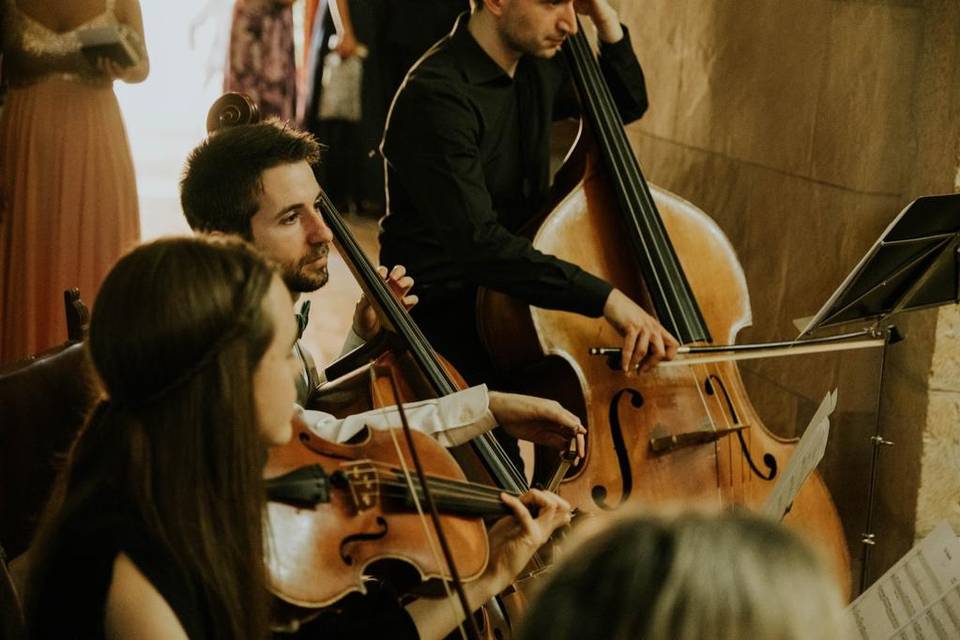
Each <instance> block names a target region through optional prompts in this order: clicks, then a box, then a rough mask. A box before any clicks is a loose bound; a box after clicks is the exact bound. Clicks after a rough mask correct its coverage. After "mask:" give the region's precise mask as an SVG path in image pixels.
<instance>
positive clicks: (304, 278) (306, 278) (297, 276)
mask: <svg viewBox="0 0 960 640" xmlns="http://www.w3.org/2000/svg"><path fill="white" fill-rule="evenodd" d="M329 253H330V245H326V244H325V245H323V246H322V248H321V249H320V250H318V251H315V252H313V253H311V254H310V255H308V256H306V257H304V258H303V259H302V260H300V262H298V263H297V264H295V265H284V266H283V281H284V283H286V285H287V288H288V289H290V291H291V292H292V293H310V292H311V291H316V290H317V289H319V288H320V287H322V286H323V285H325V284H327V280H329V279H330V272H329V270H328V269H327V266H326V265H324V267H323V268H322V269H321V270H320V271H307V268H308V267H312V265H311V263H312V262H315V261H316V260H318V259H319V258H322V257H324V256H328V255H329Z"/></svg>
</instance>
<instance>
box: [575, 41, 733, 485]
mask: <svg viewBox="0 0 960 640" xmlns="http://www.w3.org/2000/svg"><path fill="white" fill-rule="evenodd" d="M571 52H572V53H573V55H572V56H571V57H572V59H573V60H574V62H575V63H576V66H577V70H578V71H580V73H581V77H582V78H583V81H584V83H588V82H589V83H590V85H592V86H591V87H588V89H592V90H586V91H583V92H582V93H584V94H587V95H586V96H584V98H585V99H586V100H589V101H590V102H591V104H592V106H593V108H594V110H595V111H594V113H595V116H594V120H595V122H594V126H595V127H596V128H597V129H598V135H600V136H602V137H603V138H604V141H605V142H606V143H607V144H606V148H607V149H611V151H612V152H613V153H614V154H615V155H616V158H614V159H613V160H614V161H612V162H609V164H610V165H612V166H611V167H610V169H611V171H612V172H614V173H615V174H616V175H617V176H618V181H619V183H620V184H619V186H620V187H621V188H622V189H623V192H624V193H623V195H624V198H625V200H626V201H627V203H628V209H629V211H628V212H626V213H628V214H629V215H630V218H631V220H632V222H633V228H634V232H635V233H637V234H638V236H639V239H640V241H641V242H640V245H641V246H642V247H643V248H644V251H645V253H646V256H647V260H653V257H652V256H651V255H650V250H649V249H648V248H647V247H648V245H647V241H646V240H647V239H646V237H645V235H644V233H643V232H642V231H641V230H640V227H641V226H644V227H645V228H646V232H647V234H649V236H650V241H651V242H653V245H654V248H655V251H656V254H657V255H656V258H657V259H658V260H659V262H658V263H656V264H660V265H663V266H664V267H665V268H666V269H667V270H668V271H671V270H672V271H674V274H673V277H671V274H670V273H669V272H668V273H663V274H661V273H660V271H659V270H658V269H657V268H656V264H653V263H651V269H650V270H651V272H652V274H653V276H654V278H655V279H656V286H657V288H658V290H659V293H660V295H661V296H664V299H663V301H662V305H661V306H662V307H663V309H664V310H665V311H666V312H667V313H668V314H669V317H670V320H671V321H672V323H673V325H674V326H673V329H674V333H675V335H677V336H678V337H679V338H680V339H681V340H682V339H683V336H684V335H692V334H693V332H692V331H691V330H690V329H688V328H684V329H683V330H682V331H681V330H680V329H681V327H680V326H679V324H678V323H677V320H678V319H677V317H676V316H675V315H674V313H675V311H677V309H676V308H675V306H674V305H673V304H671V301H676V300H677V299H678V298H679V297H680V296H681V295H684V296H685V295H686V294H687V290H686V287H683V286H682V285H683V284H685V280H684V279H682V278H681V277H680V276H679V275H677V274H678V273H679V265H678V261H677V259H676V255H675V253H674V252H673V251H672V249H671V248H670V247H669V246H667V243H669V239H668V238H667V235H666V230H665V228H664V227H663V224H662V221H661V219H660V217H659V215H658V214H657V209H656V205H655V204H654V202H653V196H652V194H651V193H650V190H649V187H648V186H647V184H646V181H645V180H644V179H643V176H642V173H641V171H640V168H639V165H638V163H637V160H636V157H635V156H634V154H633V151H632V149H631V148H630V145H629V142H628V140H627V137H626V134H625V131H624V127H623V122H622V120H621V119H620V114H619V111H618V110H617V109H616V105H615V103H614V102H613V96H612V95H611V94H610V91H609V89H608V87H607V85H606V83H605V82H603V79H602V78H601V77H600V75H599V73H600V69H599V65H597V64H596V61H595V60H594V59H593V54H592V51H591V50H590V46H589V43H588V42H587V40H586V37H585V36H584V35H583V32H582V31H581V33H580V34H578V36H577V37H575V38H573V42H572V43H571ZM587 56H589V59H588V58H587ZM597 101H599V103H600V104H597ZM638 212H639V213H640V214H641V215H640V216H639V219H638V216H637V213H638ZM681 283H682V284H681ZM678 287H679V290H678ZM688 307H689V305H682V306H681V309H680V311H681V312H682V315H683V320H684V322H685V325H686V326H687V327H689V325H690V324H691V323H690V320H691V318H690V317H689V315H688V310H689V309H688ZM699 369H701V371H700V372H699V373H705V374H706V375H707V376H708V377H709V374H710V370H709V368H706V371H703V370H702V369H704V368H703V367H700V368H699ZM686 370H687V372H688V375H689V376H690V377H691V379H692V383H693V385H694V387H695V388H696V389H697V395H698V397H699V399H700V403H701V405H702V406H703V409H704V411H705V413H706V415H707V418H708V420H709V424H710V426H711V428H712V429H713V430H714V431H716V430H717V425H716V423H715V421H714V418H713V414H712V413H711V411H710V408H709V405H710V401H709V400H708V399H707V397H706V396H705V393H704V389H702V388H701V386H700V384H699V378H700V375H698V371H697V370H695V369H694V368H693V367H688V368H686ZM708 377H707V378H705V379H708ZM713 400H714V403H713V404H714V405H715V406H716V408H717V409H718V410H719V411H720V412H721V415H723V416H724V419H725V421H728V419H727V415H726V412H725V411H723V405H722V403H721V402H720V398H719V394H718V393H715V394H714V398H713ZM726 445H727V447H728V448H729V447H730V446H731V442H730V439H729V438H728V439H727V443H726ZM714 446H715V447H719V446H723V445H721V444H720V443H717V444H716V445H714ZM730 454H731V456H732V452H730ZM730 459H732V457H731V458H730ZM731 470H732V469H731ZM720 473H721V469H720V467H719V465H718V466H717V467H716V474H717V476H716V483H717V490H718V491H719V489H720V486H721V484H722V483H721V477H720Z"/></svg>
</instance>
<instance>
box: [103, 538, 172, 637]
mask: <svg viewBox="0 0 960 640" xmlns="http://www.w3.org/2000/svg"><path fill="white" fill-rule="evenodd" d="M104 628H105V631H106V634H105V635H106V637H107V638H108V639H110V640H120V639H124V638H142V639H143V640H152V639H153V638H157V639H158V640H159V639H160V638H169V639H171V640H178V639H179V638H182V639H183V640H187V633H186V631H184V629H183V625H181V624H180V620H178V619H177V615H176V614H175V613H174V612H173V609H172V608H171V607H170V605H169V604H168V603H167V601H166V600H165V599H164V598H163V596H162V595H160V592H159V591H157V589H156V587H154V586H153V584H151V583H150V581H149V580H148V579H147V578H146V576H144V575H143V574H142V573H140V570H139V569H138V568H137V566H136V565H135V564H134V563H133V561H132V560H130V558H128V557H127V556H126V554H123V553H121V554H120V555H118V556H117V558H116V560H114V563H113V578H112V579H111V581H110V587H109V589H108V591H107V606H106V618H105V620H104Z"/></svg>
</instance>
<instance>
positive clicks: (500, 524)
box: [406, 489, 570, 640]
mask: <svg viewBox="0 0 960 640" xmlns="http://www.w3.org/2000/svg"><path fill="white" fill-rule="evenodd" d="M500 497H501V499H502V500H503V501H504V502H505V503H506V504H507V506H509V507H510V510H511V511H512V512H513V515H512V516H508V517H506V518H502V519H500V520H498V521H497V522H496V523H495V524H494V525H493V526H492V527H491V528H490V531H489V536H490V562H489V563H488V564H487V569H486V571H484V573H483V575H482V576H481V577H480V578H478V579H477V580H474V581H472V582H467V583H465V584H464V585H463V588H464V591H465V595H466V596H467V602H468V603H469V605H470V608H471V610H473V611H476V610H477V609H479V608H480V607H481V606H482V605H483V604H484V603H485V602H487V601H488V600H490V599H491V598H493V597H494V596H496V595H497V594H498V593H500V592H501V591H503V590H504V589H506V588H507V587H508V586H509V585H510V583H512V582H513V581H514V580H516V578H517V576H518V575H519V574H520V572H521V571H523V568H524V567H525V566H526V565H527V563H529V562H530V559H531V558H532V557H533V554H534V553H535V552H536V551H537V549H539V548H540V547H541V546H542V545H543V544H544V543H546V542H547V541H548V540H549V539H550V536H551V535H553V532H554V531H556V530H557V529H559V528H560V527H562V526H565V525H567V524H569V523H570V505H569V503H567V501H566V500H564V499H563V498H561V497H560V496H558V495H555V494H552V493H547V492H544V491H537V490H535V489H534V490H532V491H530V492H528V493H526V494H524V495H523V496H521V497H520V498H519V499H517V498H514V497H512V496H509V495H507V494H501V496H500ZM533 505H536V506H537V507H538V509H539V511H538V512H537V517H536V518H534V517H533V516H532V515H531V514H530V511H529V509H528V507H530V506H533ZM406 609H407V613H409V614H410V617H411V618H413V623H414V624H415V625H416V627H417V631H418V632H419V633H420V638H421V639H423V640H428V639H433V638H443V637H444V636H446V635H447V634H448V633H450V632H451V631H453V630H454V629H456V627H457V625H458V624H460V623H461V622H462V621H463V611H462V609H461V608H460V603H459V601H457V599H456V596H455V595H454V596H452V597H447V598H443V599H439V600H438V599H428V598H420V599H418V600H414V601H413V602H411V603H410V604H408V605H407V606H406Z"/></svg>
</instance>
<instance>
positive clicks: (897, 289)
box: [798, 194, 960, 592]
mask: <svg viewBox="0 0 960 640" xmlns="http://www.w3.org/2000/svg"><path fill="white" fill-rule="evenodd" d="M948 302H953V303H958V302H960V194H948V195H939V196H924V197H922V198H917V199H916V200H914V201H913V202H911V203H910V204H908V205H907V206H906V207H905V208H904V209H903V211H901V212H900V214H899V215H898V216H897V217H896V218H895V219H894V220H893V222H891V223H890V225H889V226H888V227H887V228H886V230H885V231H884V232H883V235H882V236H881V237H880V239H879V240H877V242H876V243H875V244H874V245H873V247H871V249H870V251H868V252H867V254H866V255H865V256H864V257H863V259H861V260H860V262H859V264H857V266H856V268H854V270H853V271H852V272H850V275H848V276H847V277H846V279H844V281H843V283H842V284H841V285H840V287H839V288H838V289H837V290H836V291H835V292H834V293H833V295H831V296H830V298H829V299H828V300H827V302H826V303H825V304H824V305H823V307H822V308H821V309H820V311H818V312H817V314H816V315H815V316H814V317H813V318H812V319H811V320H810V322H808V323H807V326H806V327H805V328H804V329H803V331H801V332H800V336H799V337H798V342H801V343H802V342H803V340H804V337H807V336H810V335H811V334H812V333H814V332H815V331H818V330H820V329H823V328H825V327H832V326H835V325H839V324H849V323H862V322H872V327H871V328H870V329H868V330H867V332H869V333H870V334H871V335H873V336H874V337H877V338H882V339H883V340H884V343H883V345H884V346H883V350H882V352H881V356H880V382H879V385H878V388H877V401H876V402H877V404H876V424H875V427H874V435H873V436H872V437H871V438H870V440H871V441H872V442H873V457H872V460H871V464H870V486H869V489H868V493H867V517H866V523H865V525H866V526H865V527H864V529H865V530H864V532H863V534H862V535H861V539H860V541H861V542H862V543H863V553H862V555H861V558H862V566H861V570H860V591H861V592H862V591H863V590H864V589H866V587H867V583H868V581H869V562H870V550H871V548H872V547H873V545H874V544H876V533H875V532H874V531H873V526H874V524H873V516H874V514H873V511H874V502H875V499H876V490H877V468H878V464H879V459H880V450H881V449H882V448H883V447H885V446H892V445H893V444H894V443H893V442H890V441H889V440H886V439H885V438H884V437H883V436H882V434H881V433H880V401H881V398H882V397H883V381H884V375H883V370H884V364H885V362H886V355H887V345H890V344H893V343H894V342H897V341H899V340H900V339H901V337H900V334H899V333H898V332H897V329H896V327H895V326H894V325H892V324H889V319H890V318H891V316H893V315H895V314H897V313H900V312H902V311H912V310H914V309H926V308H929V307H935V306H939V305H943V304H947V303H948Z"/></svg>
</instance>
